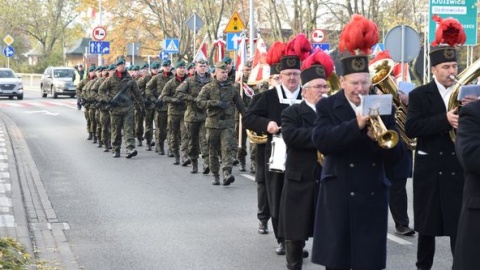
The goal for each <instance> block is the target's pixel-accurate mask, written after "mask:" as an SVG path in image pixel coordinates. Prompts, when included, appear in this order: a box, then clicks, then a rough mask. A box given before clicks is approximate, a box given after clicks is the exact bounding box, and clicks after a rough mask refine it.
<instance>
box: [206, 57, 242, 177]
mask: <svg viewBox="0 0 480 270" xmlns="http://www.w3.org/2000/svg"><path fill="white" fill-rule="evenodd" d="M197 105H198V106H199V107H200V108H202V109H205V110H206V111H207V119H206V121H205V127H206V128H207V140H208V144H209V149H210V170H211V171H212V174H213V181H212V184H213V185H219V184H220V175H219V169H220V164H219V157H218V153H219V151H221V153H222V166H223V168H222V170H223V185H224V186H228V185H230V184H231V183H233V182H234V181H235V177H234V176H233V175H232V163H233V152H234V151H233V150H234V149H233V147H232V143H231V140H232V138H235V135H234V132H235V107H236V108H237V110H238V111H239V112H240V113H241V114H242V115H243V114H244V113H245V105H244V104H243V102H242V100H241V98H240V95H239V94H238V90H237V89H236V88H235V86H234V85H233V84H232V82H231V81H230V80H229V79H228V72H227V65H226V64H225V63H223V62H219V63H217V64H216V65H215V79H214V80H212V81H211V82H210V83H209V84H207V85H205V86H204V87H203V88H202V90H201V91H200V93H199V94H198V97H197Z"/></svg>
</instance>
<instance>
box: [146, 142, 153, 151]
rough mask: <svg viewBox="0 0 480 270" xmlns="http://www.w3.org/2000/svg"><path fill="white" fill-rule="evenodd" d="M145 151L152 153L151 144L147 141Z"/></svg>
mask: <svg viewBox="0 0 480 270" xmlns="http://www.w3.org/2000/svg"><path fill="white" fill-rule="evenodd" d="M147 151H152V142H149V141H147Z"/></svg>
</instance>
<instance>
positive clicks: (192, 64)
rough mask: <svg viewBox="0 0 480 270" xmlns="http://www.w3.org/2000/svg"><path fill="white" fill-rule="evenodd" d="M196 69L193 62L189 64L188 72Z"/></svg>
mask: <svg viewBox="0 0 480 270" xmlns="http://www.w3.org/2000/svg"><path fill="white" fill-rule="evenodd" d="M194 67H195V64H194V63H193V62H192V63H188V65H187V70H189V69H191V68H194Z"/></svg>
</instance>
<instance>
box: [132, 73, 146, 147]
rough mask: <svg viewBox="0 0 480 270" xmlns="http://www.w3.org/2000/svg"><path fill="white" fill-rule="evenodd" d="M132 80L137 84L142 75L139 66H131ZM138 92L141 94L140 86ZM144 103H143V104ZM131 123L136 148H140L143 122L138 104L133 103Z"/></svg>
mask: <svg viewBox="0 0 480 270" xmlns="http://www.w3.org/2000/svg"><path fill="white" fill-rule="evenodd" d="M131 69H132V75H131V76H132V78H133V79H134V80H135V82H136V83H137V85H138V83H139V81H140V79H141V78H142V74H141V73H140V66H137V65H135V66H132V67H131ZM138 90H139V91H140V93H141V90H140V86H139V87H138ZM142 101H143V96H142ZM144 103H145V102H144ZM133 121H134V123H135V124H134V127H135V138H137V146H142V145H143V143H142V142H143V131H144V129H143V122H144V116H143V114H142V111H141V109H140V104H138V103H137V102H135V104H134V110H133Z"/></svg>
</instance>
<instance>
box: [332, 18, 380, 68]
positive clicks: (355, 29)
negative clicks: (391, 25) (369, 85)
mask: <svg viewBox="0 0 480 270" xmlns="http://www.w3.org/2000/svg"><path fill="white" fill-rule="evenodd" d="M378 39H379V33H378V27H377V25H376V24H375V23H374V22H373V21H371V20H369V19H367V18H365V17H363V16H362V15H359V14H354V15H353V16H352V19H351V20H350V22H349V23H348V24H346V25H345V26H344V27H343V30H342V33H341V34H340V41H339V44H338V48H339V50H340V52H349V53H350V54H352V55H353V56H350V57H345V58H343V59H341V62H342V66H343V75H348V74H350V73H360V72H362V73H363V72H368V56H367V55H368V54H370V52H371V50H372V46H373V45H375V44H377V43H378Z"/></svg>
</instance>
